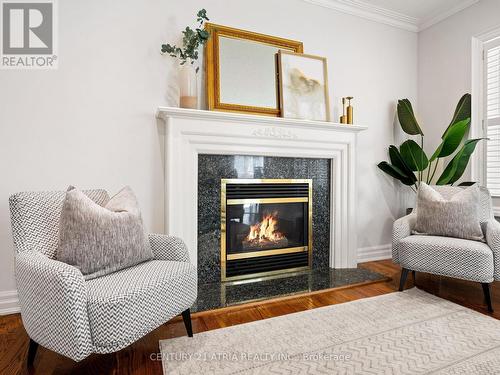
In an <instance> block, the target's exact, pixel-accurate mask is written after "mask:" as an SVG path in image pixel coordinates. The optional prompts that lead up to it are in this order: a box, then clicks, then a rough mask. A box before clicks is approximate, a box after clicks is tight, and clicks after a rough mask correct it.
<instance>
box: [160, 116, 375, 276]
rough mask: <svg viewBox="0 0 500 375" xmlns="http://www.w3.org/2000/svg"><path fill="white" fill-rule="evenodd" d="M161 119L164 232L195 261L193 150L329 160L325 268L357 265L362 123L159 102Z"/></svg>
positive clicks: (195, 169)
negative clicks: (358, 160)
mask: <svg viewBox="0 0 500 375" xmlns="http://www.w3.org/2000/svg"><path fill="white" fill-rule="evenodd" d="M157 117H158V118H160V119H163V120H164V121H165V126H166V131H165V231H166V233H167V234H171V235H176V236H179V237H181V238H183V239H184V241H185V242H186V244H187V246H188V248H189V251H190V258H191V261H192V262H193V263H194V264H197V239H198V229H197V221H198V220H197V217H198V155H199V154H217V155H261V156H282V157H306V158H307V157H309V158H325V159H330V160H331V168H332V170H331V178H332V180H331V184H330V185H331V199H330V202H331V207H330V213H331V220H330V223H331V228H330V234H331V238H330V267H332V268H351V267H356V265H357V261H356V259H357V254H356V252H357V243H356V238H357V235H356V216H357V211H356V200H357V197H356V154H357V150H356V138H357V134H358V133H359V132H360V131H362V130H365V129H366V127H365V126H359V125H343V124H335V123H327V122H320V121H305V120H295V119H284V118H275V117H265V116H254V115H243V114H235V113H226V112H211V111H202V110H188V109H181V108H170V107H159V108H158V111H157Z"/></svg>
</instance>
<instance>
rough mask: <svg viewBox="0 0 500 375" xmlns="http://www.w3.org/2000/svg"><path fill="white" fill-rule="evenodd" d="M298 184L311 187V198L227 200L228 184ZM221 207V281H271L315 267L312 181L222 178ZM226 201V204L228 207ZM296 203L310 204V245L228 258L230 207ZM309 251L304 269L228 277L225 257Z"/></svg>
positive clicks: (238, 256) (232, 258) (240, 256)
mask: <svg viewBox="0 0 500 375" xmlns="http://www.w3.org/2000/svg"><path fill="white" fill-rule="evenodd" d="M261 183H266V184H297V183H302V184H304V183H306V184H308V186H309V189H308V191H309V195H308V197H307V198H306V197H298V198H297V197H295V198H293V197H292V198H259V199H229V200H226V185H227V184H261ZM220 191H221V205H220V217H221V223H220V225H221V228H220V229H221V238H220V255H221V257H220V266H221V281H236V280H243V279H258V278H268V277H270V276H275V275H280V274H284V273H297V272H301V271H308V270H310V269H311V266H312V249H313V247H312V215H313V207H312V179H274V178H273V179H269V178H264V179H241V178H237V179H230V178H223V179H221V189H220ZM226 202H227V204H226ZM294 202H307V203H308V210H307V214H308V218H307V224H308V225H307V232H308V234H307V235H308V238H307V246H299V247H289V248H284V249H272V250H261V251H251V252H246V253H238V254H230V255H229V256H227V253H226V214H227V205H231V204H243V203H294ZM306 251H307V252H308V265H307V266H304V267H295V268H287V269H284V270H276V271H267V272H259V273H253V274H248V275H241V276H232V277H226V258H228V259H227V260H234V259H246V258H252V257H257V256H269V255H277V254H290V253H298V252H306Z"/></svg>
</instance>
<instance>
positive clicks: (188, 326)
mask: <svg viewBox="0 0 500 375" xmlns="http://www.w3.org/2000/svg"><path fill="white" fill-rule="evenodd" d="M182 320H184V325H185V326H186V331H187V334H188V336H189V337H193V326H192V325H191V310H190V309H187V310H184V311H183V312H182Z"/></svg>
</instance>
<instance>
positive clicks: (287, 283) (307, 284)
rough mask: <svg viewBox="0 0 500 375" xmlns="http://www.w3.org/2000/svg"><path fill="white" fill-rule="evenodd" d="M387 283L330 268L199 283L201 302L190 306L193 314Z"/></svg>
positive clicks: (373, 275)
mask: <svg viewBox="0 0 500 375" xmlns="http://www.w3.org/2000/svg"><path fill="white" fill-rule="evenodd" d="M384 280H388V278H387V277H386V276H384V275H381V274H379V273H377V272H373V271H370V270H367V269H364V268H347V269H346V268H344V269H332V268H329V269H321V270H320V269H313V270H311V271H310V272H307V273H302V274H298V275H291V276H288V277H287V276H284V277H280V278H275V279H270V280H262V281H256V282H255V281H254V282H251V281H250V282H249V281H246V282H240V283H222V282H213V283H198V299H197V300H196V302H195V304H194V305H193V307H191V311H192V312H199V311H207V310H213V309H219V308H224V307H229V306H236V305H240V304H244V303H249V302H256V301H263V300H266V299H272V298H279V297H287V296H293V295H300V294H304V293H310V292H317V291H321V290H328V289H333V288H340V287H343V286H349V285H355V284H361V283H370V282H377V281H384Z"/></svg>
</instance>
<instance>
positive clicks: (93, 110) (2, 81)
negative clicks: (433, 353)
mask: <svg viewBox="0 0 500 375" xmlns="http://www.w3.org/2000/svg"><path fill="white" fill-rule="evenodd" d="M284 4H285V2H284V1H280V0H254V1H252V2H248V1H241V0H239V1H223V0H218V1H217V0H205V1H201V0H193V1H189V2H186V1H164V0H163V1H159V0H150V1H148V2H142V1H135V0H124V1H120V2H116V1H111V0H105V1H102V0H101V1H97V0H91V1H75V0H65V1H59V25H60V30H59V69H58V70H55V71H0V103H1V104H0V105H1V109H0V163H1V164H0V165H1V176H2V183H1V184H0V246H1V253H0V291H8V290H13V289H14V288H15V283H14V277H13V269H14V267H13V254H14V250H13V245H12V238H11V231H10V222H9V211H8V205H7V199H8V196H9V195H10V194H11V193H14V192H17V191H23V190H46V189H65V188H66V187H67V186H68V185H69V184H74V185H76V186H78V187H81V188H92V187H103V188H106V189H108V190H109V191H111V192H115V191H117V190H118V189H119V188H120V187H122V186H123V185H125V184H129V185H131V186H132V188H133V189H134V190H135V191H136V193H137V196H138V198H139V200H140V204H141V206H142V210H143V216H144V221H145V224H146V226H147V227H148V228H149V229H150V230H151V231H161V230H162V227H163V165H162V155H161V150H162V149H161V146H160V145H161V142H162V139H161V131H160V129H159V127H158V124H157V121H156V120H155V118H154V113H155V109H156V107H157V106H158V105H168V104H171V103H169V97H170V96H171V90H170V89H169V83H170V84H171V79H172V77H174V76H175V74H174V73H175V71H172V61H171V60H170V58H169V57H162V56H160V54H159V47H160V44H161V43H162V42H165V41H174V40H175V39H178V38H179V36H180V30H181V29H182V28H183V27H185V25H187V24H192V23H193V20H194V15H195V13H196V11H197V10H198V9H200V8H202V7H205V8H206V9H207V11H208V15H209V17H211V21H213V22H215V23H220V24H224V25H229V26H233V27H238V28H243V29H249V30H254V31H258V32H261V33H266V34H271V35H277V36H282V37H286V38H291V39H298V40H301V41H303V42H304V47H305V52H307V53H312V54H317V55H323V56H326V57H327V58H328V61H329V66H328V68H329V76H330V79H331V82H330V90H331V93H330V95H331V100H332V108H334V109H335V113H334V116H335V118H337V116H338V101H339V98H340V97H342V96H347V95H352V96H354V97H355V100H354V106H355V120H356V122H357V123H359V124H366V125H368V126H369V130H368V131H366V132H364V133H362V134H361V136H360V139H359V145H360V147H359V148H360V150H361V151H360V155H359V179H358V182H359V193H358V194H359V195H358V198H359V199H358V202H359V216H358V222H359V228H358V229H359V246H360V247H370V246H376V245H385V244H388V243H389V242H390V232H391V227H392V221H393V219H394V217H395V216H397V215H398V214H399V212H398V207H399V205H398V200H397V197H396V194H395V192H396V190H395V188H394V186H393V183H392V181H391V180H390V179H388V178H386V177H385V176H383V175H382V173H381V172H380V171H378V170H377V169H376V167H375V165H376V163H377V162H378V161H380V160H382V159H384V158H386V149H387V146H388V145H389V144H390V143H391V142H392V139H393V120H394V109H395V100H396V99H397V98H401V97H408V98H410V99H412V100H415V99H416V96H417V79H416V76H417V35H416V34H415V33H411V32H407V31H403V30H399V29H396V28H393V27H390V26H385V25H381V24H377V23H374V22H371V21H367V20H363V19H361V18H357V17H354V16H349V15H346V14H343V13H337V12H335V11H333V10H327V9H324V8H321V7H317V6H314V5H310V4H307V3H305V2H302V1H300V0H289V1H286V6H285V5H284Z"/></svg>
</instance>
